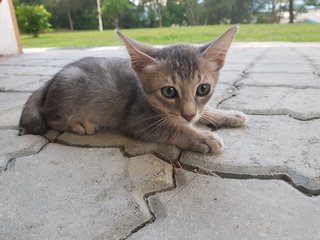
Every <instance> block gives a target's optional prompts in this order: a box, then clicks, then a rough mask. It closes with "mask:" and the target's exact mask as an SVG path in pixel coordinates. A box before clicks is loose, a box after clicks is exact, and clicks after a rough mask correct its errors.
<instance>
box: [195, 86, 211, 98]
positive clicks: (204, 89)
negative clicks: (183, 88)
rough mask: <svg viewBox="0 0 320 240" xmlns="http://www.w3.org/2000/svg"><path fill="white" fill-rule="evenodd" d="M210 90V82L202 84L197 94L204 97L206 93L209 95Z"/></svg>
mask: <svg viewBox="0 0 320 240" xmlns="http://www.w3.org/2000/svg"><path fill="white" fill-rule="evenodd" d="M209 92H210V85H209V84H201V85H199V87H198V88H197V95H198V96H201V97H203V96H205V95H208V94H209Z"/></svg>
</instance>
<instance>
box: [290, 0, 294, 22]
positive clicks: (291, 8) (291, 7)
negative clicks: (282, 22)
mask: <svg viewBox="0 0 320 240" xmlns="http://www.w3.org/2000/svg"><path fill="white" fill-rule="evenodd" d="M293 18H294V13H293V0H289V23H293Z"/></svg>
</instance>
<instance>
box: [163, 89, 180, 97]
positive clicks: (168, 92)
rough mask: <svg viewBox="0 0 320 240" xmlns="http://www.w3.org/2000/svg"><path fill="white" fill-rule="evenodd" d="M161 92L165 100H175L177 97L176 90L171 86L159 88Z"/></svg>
mask: <svg viewBox="0 0 320 240" xmlns="http://www.w3.org/2000/svg"><path fill="white" fill-rule="evenodd" d="M161 92H162V95H163V96H164V97H166V98H175V97H177V96H178V93H177V90H176V89H175V88H174V87H171V86H167V87H163V88H161Z"/></svg>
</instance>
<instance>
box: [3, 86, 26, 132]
mask: <svg viewBox="0 0 320 240" xmlns="http://www.w3.org/2000/svg"><path fill="white" fill-rule="evenodd" d="M29 95H30V93H3V92H0V102H1V105H0V127H8V126H18V124H19V118H20V114H21V110H22V107H23V105H24V104H25V102H26V101H27V99H28V97H29Z"/></svg>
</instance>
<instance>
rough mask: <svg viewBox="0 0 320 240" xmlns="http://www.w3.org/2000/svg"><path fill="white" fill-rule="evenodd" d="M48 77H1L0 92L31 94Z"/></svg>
mask: <svg viewBox="0 0 320 240" xmlns="http://www.w3.org/2000/svg"><path fill="white" fill-rule="evenodd" d="M49 79H50V77H49V76H43V75H29V76H26V75H1V74H0V90H1V91H3V92H4V91H9V92H17V91H21V92H27V91H28V92H31V91H34V90H36V89H38V88H39V87H40V86H42V85H43V84H44V83H45V82H46V81H47V80H49Z"/></svg>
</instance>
